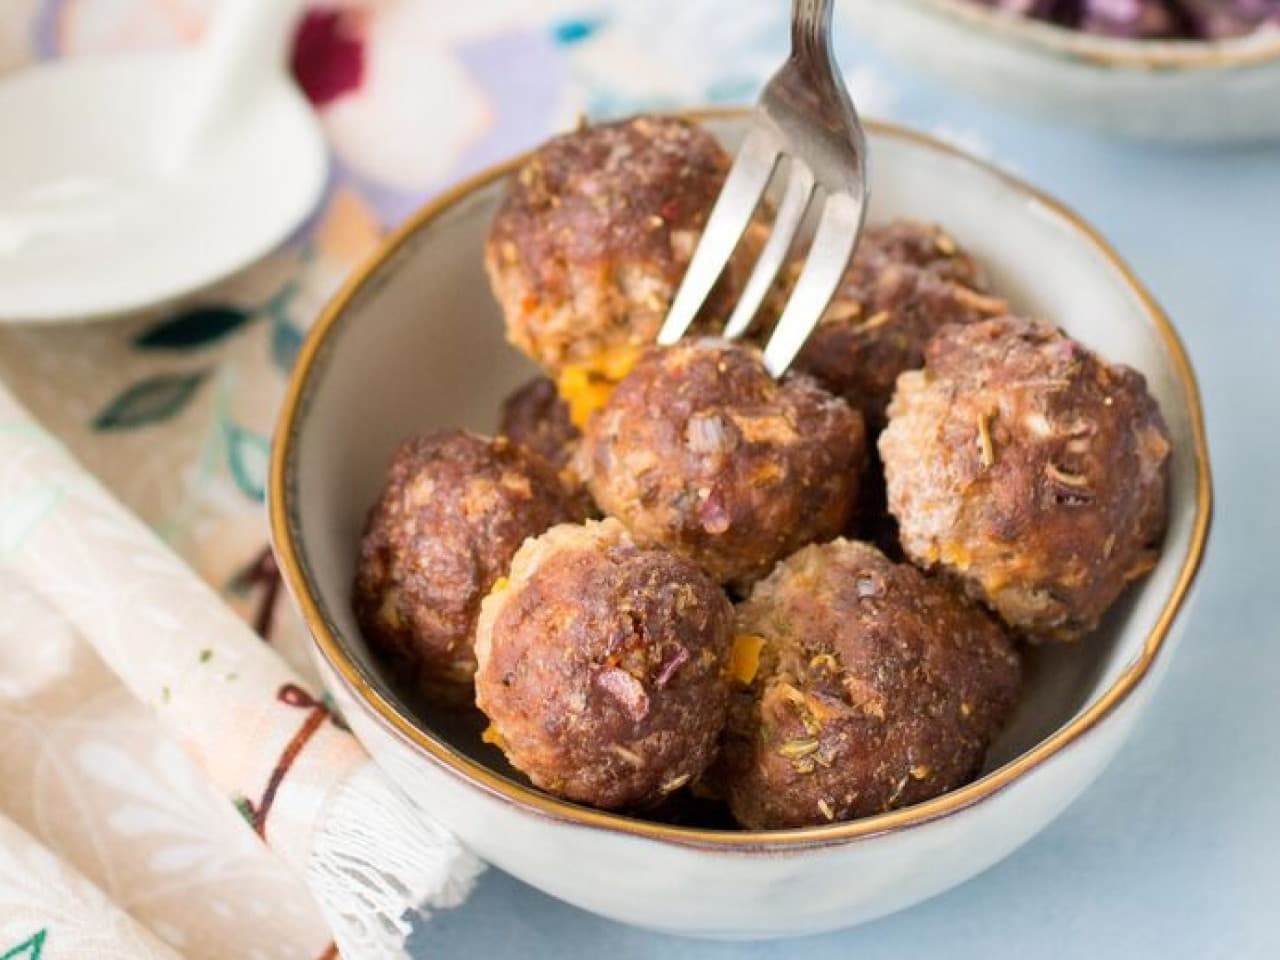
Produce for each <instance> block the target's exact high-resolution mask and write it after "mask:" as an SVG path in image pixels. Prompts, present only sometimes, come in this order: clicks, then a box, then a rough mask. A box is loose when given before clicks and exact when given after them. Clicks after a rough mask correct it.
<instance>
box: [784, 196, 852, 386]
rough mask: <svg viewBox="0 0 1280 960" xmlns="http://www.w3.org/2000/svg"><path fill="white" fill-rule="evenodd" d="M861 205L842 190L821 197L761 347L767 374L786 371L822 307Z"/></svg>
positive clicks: (844, 262)
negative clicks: (798, 266)
mask: <svg viewBox="0 0 1280 960" xmlns="http://www.w3.org/2000/svg"><path fill="white" fill-rule="evenodd" d="M864 208H865V205H864V204H863V202H862V200H861V198H858V197H854V196H851V195H849V194H847V193H833V194H831V195H830V196H829V197H828V198H827V202H826V204H825V205H824V207H823V209H822V217H821V219H820V220H819V221H818V231H817V233H816V234H814V238H813V246H812V247H810V248H809V256H808V258H807V259H806V260H805V264H804V269H803V270H802V271H801V272H800V279H799V280H798V281H796V286H795V290H793V291H792V293H791V299H789V300H788V301H787V306H786V309H785V310H783V312H782V318H781V319H780V320H779V321H778V325H777V326H776V327H775V328H774V330H773V335H772V336H771V337H770V338H769V343H768V344H767V345H766V346H765V348H764V365H765V368H766V369H768V371H769V373H771V374H772V375H773V376H775V377H781V376H782V375H783V374H784V373H786V370H787V367H789V366H791V361H792V360H794V359H795V358H796V354H797V353H799V352H800V348H801V347H803V346H804V342H805V341H806V340H807V339H809V334H810V333H812V332H813V328H814V327H816V326H817V325H818V321H819V320H821V319H822V314H823V313H825V312H826V309H827V305H828V304H829V303H830V302H831V298H832V296H833V295H834V294H835V292H836V288H837V287H838V286H839V285H840V278H841V277H842V276H844V271H845V268H846V267H848V265H849V258H850V257H851V256H852V255H853V248H854V246H855V245H856V244H857V242H858V233H859V231H860V230H861V227H862V216H863V212H864Z"/></svg>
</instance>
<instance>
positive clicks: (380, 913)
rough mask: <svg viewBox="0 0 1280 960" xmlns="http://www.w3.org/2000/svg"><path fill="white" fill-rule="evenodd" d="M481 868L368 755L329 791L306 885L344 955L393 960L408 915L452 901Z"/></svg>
mask: <svg viewBox="0 0 1280 960" xmlns="http://www.w3.org/2000/svg"><path fill="white" fill-rule="evenodd" d="M483 869H484V865H483V864H482V863H481V862H480V861H479V860H478V859H477V858H476V857H475V856H474V855H473V854H472V853H470V852H469V851H467V850H465V849H464V848H463V847H462V846H461V845H460V844H459V843H458V841H457V839H456V838H455V837H453V836H451V835H450V834H449V833H448V832H447V831H446V830H445V829H444V828H443V827H441V826H440V825H439V824H438V823H436V822H435V821H434V820H432V819H431V818H430V817H428V816H427V815H426V814H425V813H423V812H421V811H420V810H419V809H418V808H417V807H414V806H412V804H411V803H410V802H409V801H407V800H406V799H405V797H404V795H403V794H402V793H400V792H399V791H398V790H397V789H396V788H395V787H393V786H391V784H390V783H389V782H388V781H387V779H386V778H385V777H384V776H383V775H382V774H381V773H380V772H379V771H378V769H377V767H376V766H375V765H374V764H373V762H372V761H367V762H365V763H363V764H362V765H361V766H360V767H358V768H357V769H356V770H355V771H353V772H352V774H351V775H350V776H349V777H347V778H346V780H344V781H343V782H342V784H341V785H339V786H338V787H337V788H336V789H335V792H334V795H333V798H332V800H331V801H330V802H329V805H328V809H327V811H326V816H325V817H324V818H323V820H322V824H321V826H320V827H319V828H318V829H317V831H316V834H315V837H314V841H313V845H312V848H311V857H310V859H309V862H308V865H307V883H308V886H309V887H310V888H311V891H312V893H313V894H314V895H315V897H316V898H317V899H318V900H319V901H320V903H321V904H322V906H323V908H324V912H325V915H326V917H327V918H328V920H329V923H330V925H331V927H332V931H333V938H334V942H335V943H336V944H337V945H338V950H339V951H340V952H341V953H342V955H343V956H344V957H348V958H354V960H382V958H387V960H399V958H401V957H403V956H404V941H405V937H407V936H408V935H409V933H410V931H411V926H410V923H409V921H408V919H407V917H406V914H407V913H408V912H409V911H413V910H418V911H423V912H425V911H424V908H431V907H436V908H442V909H443V908H448V907H454V906H457V905H458V904H460V903H461V902H462V901H463V900H464V899H466V897H467V894H468V893H470V891H471V888H472V886H474V884H475V881H476V878H477V877H478V876H479V875H480V873H481V872H482V871H483Z"/></svg>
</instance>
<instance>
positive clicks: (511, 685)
mask: <svg viewBox="0 0 1280 960" xmlns="http://www.w3.org/2000/svg"><path fill="white" fill-rule="evenodd" d="M731 636H732V609H731V607H730V605H729V601H728V599H727V598H726V597H725V596H724V593H723V592H722V591H721V590H720V588H719V587H718V586H717V585H716V584H715V583H714V582H713V581H712V580H711V579H710V578H709V577H708V576H707V575H706V574H705V573H704V572H703V571H702V570H701V569H699V568H698V567H697V566H696V565H695V564H693V563H692V562H690V561H689V560H686V559H685V558H683V557H681V556H679V555H678V554H675V553H672V552H670V551H668V550H664V549H661V548H655V547H643V546H640V545H638V544H637V543H635V541H633V540H632V539H631V537H630V535H629V534H628V533H627V532H626V530H625V529H624V528H623V526H622V525H621V524H620V523H618V522H617V521H616V520H612V519H609V520H605V521H603V522H600V523H595V522H589V523H587V524H585V525H583V526H569V525H566V526H559V527H555V528H553V529H552V530H550V531H548V532H547V533H545V534H543V535H542V536H541V537H538V538H537V539H534V540H530V541H528V542H527V543H526V544H525V545H524V546H523V547H522V548H521V549H520V552H519V553H518V554H517V555H516V558H515V561H514V562H513V564H512V567H511V576H510V579H509V581H508V582H506V583H500V584H499V586H498V587H497V589H495V590H494V592H493V593H492V594H491V595H490V596H489V597H488V598H486V599H485V601H484V605H483V609H482V612H481V615H480V624H479V628H478V631H477V639H476V655H477V658H478V660H479V670H478V671H477V673H476V701H477V704H478V705H479V707H480V709H481V710H483V711H484V713H485V714H486V715H487V716H488V717H489V719H490V721H491V727H490V729H489V731H488V733H487V734H486V739H487V740H488V741H489V742H491V743H494V744H496V745H498V746H499V747H500V748H501V749H502V750H503V752H504V753H505V754H506V755H507V758H508V759H509V760H510V761H511V764H512V765H513V766H515V767H516V768H517V769H519V770H521V771H523V772H524V773H525V774H526V775H527V776H528V777H529V779H530V780H532V781H533V783H534V784H536V785H537V786H539V787H542V788H543V789H545V790H548V791H550V792H552V793H555V794H558V795H560V796H564V797H567V798H569V799H571V800H576V801H578V802H581V803H589V804H593V805H595V806H598V807H605V808H619V807H644V806H647V805H650V804H653V803H656V802H658V801H659V800H661V799H663V798H664V797H666V796H667V795H669V794H671V793H673V792H675V791H676V790H679V789H680V788H681V787H683V786H684V785H685V784H687V783H689V782H690V781H691V780H693V779H694V778H696V777H698V776H699V775H700V774H701V773H702V771H703V770H704V769H705V768H706V766H707V765H708V764H709V763H710V762H711V760H712V759H713V757H714V755H715V752H716V749H717V742H718V738H719V734H720V731H721V729H722V728H723V726H724V719H725V710H726V706H727V701H728V692H729V685H728V674H727V665H728V656H729V649H730V644H731Z"/></svg>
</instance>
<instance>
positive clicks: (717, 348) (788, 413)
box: [580, 339, 866, 588]
mask: <svg viewBox="0 0 1280 960" xmlns="http://www.w3.org/2000/svg"><path fill="white" fill-rule="evenodd" d="M581 454H582V455H581V467H580V469H581V471H582V473H583V475H584V476H585V477H586V478H587V483H588V486H589V488H590V490H591V492H592V494H593V496H594V497H595V500H596V503H598V504H599V505H600V507H601V509H602V510H604V512H605V513H608V514H612V515H613V516H616V517H618V518H619V519H620V520H622V522H623V523H625V524H626V525H627V528H628V529H629V530H630V531H631V532H632V534H634V535H635V536H636V538H637V539H638V540H640V541H641V542H643V543H660V544H663V545H664V546H667V547H670V548H671V549H673V550H676V551H679V552H680V553H683V554H684V555H686V556H688V557H690V558H692V559H693V560H696V561H697V562H698V563H700V564H702V566H703V567H704V568H706V569H707V570H708V571H709V572H710V573H711V575H712V576H714V577H715V578H716V579H717V580H719V581H720V582H721V583H727V584H731V585H733V586H734V587H738V588H741V587H746V586H749V585H750V584H751V583H752V582H753V581H754V580H756V579H758V578H759V577H762V576H764V575H765V574H766V573H768V572H769V569H770V568H771V567H772V566H773V564H774V563H775V562H776V561H777V560H778V559H780V558H781V557H784V556H786V555H787V554H788V553H791V552H792V551H793V550H795V549H796V548H798V547H801V546H803V545H804V544H806V543H810V542H812V541H815V540H828V539H830V538H832V537H834V536H836V535H838V534H839V533H841V532H842V531H843V530H844V529H845V525H846V524H847V523H848V522H849V519H850V517H851V515H852V513H853V510H854V507H855V505H856V500H857V495H858V486H859V476H860V473H861V471H862V468H863V465H864V461H865V455H866V450H865V432H864V430H863V425H862V418H861V417H860V416H859V415H858V414H857V412H855V411H854V410H852V409H851V408H850V407H849V405H848V404H846V403H845V402H844V401H843V400H840V399H839V398H837V397H833V396H831V395H830V394H829V393H827V392H826V391H824V390H822V389H821V388H820V387H819V386H818V385H817V384H815V383H814V382H813V381H812V380H810V379H808V378H807V377H803V376H798V377H791V378H788V379H785V380H783V381H781V382H778V381H775V380H774V379H773V378H772V377H770V376H769V374H768V373H767V372H766V371H765V368H764V366H763V364H762V363H761V360H760V355H759V352H758V351H757V350H755V348H753V347H748V346H743V345H740V344H731V343H728V342H726V341H724V340H715V339H701V340H683V341H681V342H679V343H678V344H676V345H674V346H672V347H668V348H661V349H654V350H651V351H649V352H648V353H646V354H645V355H644V356H643V357H642V358H641V360H640V361H639V362H638V363H637V365H636V367H635V369H634V370H633V371H632V372H631V373H630V374H629V375H628V376H627V377H626V378H625V379H624V380H623V381H622V382H621V383H620V384H619V385H618V387H617V389H616V390H615V391H614V392H613V394H612V396H611V397H610V398H609V400H608V402H607V403H606V404H605V406H604V407H602V408H601V409H600V410H599V411H598V412H597V413H595V414H594V415H593V416H592V417H591V419H590V421H589V422H588V424H587V429H586V433H585V435H584V436H583V441H582V451H581Z"/></svg>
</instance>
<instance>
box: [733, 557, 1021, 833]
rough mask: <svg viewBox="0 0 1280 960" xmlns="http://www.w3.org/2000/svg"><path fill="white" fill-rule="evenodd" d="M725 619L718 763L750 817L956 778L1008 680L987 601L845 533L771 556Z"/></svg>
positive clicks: (849, 808) (895, 802)
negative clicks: (724, 721)
mask: <svg viewBox="0 0 1280 960" xmlns="http://www.w3.org/2000/svg"><path fill="white" fill-rule="evenodd" d="M736 629H737V638H736V640H735V647H734V664H733V667H734V669H733V673H734V679H735V681H736V683H737V687H736V689H735V692H734V694H733V699H732V700H731V706H730V711H729V724H728V729H727V732H726V735H725V745H724V757H723V762H722V763H721V764H720V765H719V766H718V768H717V771H716V772H717V774H718V775H719V779H720V780H721V783H722V786H723V788H724V790H725V792H726V794H727V797H728V800H729V804H730V807H731V808H732V810H733V813H734V816H735V817H736V819H737V820H738V821H739V822H740V823H741V824H742V825H743V826H744V827H747V828H750V829H777V828H786V827H801V826H807V825H812V824H822V823H829V822H832V821H837V820H850V819H854V818H858V817H864V816H869V815H872V814H876V813H881V812H884V811H886V810H892V809H895V808H897V807H905V806H908V805H910V804H914V803H919V802H921V801H923V800H927V799H930V798H932V797H936V796H938V795H939V794H941V793H944V792H946V791H947V790H951V789H954V788H955V787H958V786H961V785H962V784H964V783H967V782H968V781H969V780H971V779H973V777H974V776H976V775H977V773H978V772H979V770H980V769H981V767H982V763H983V759H984V757H985V755H986V751H987V748H988V746H989V745H990V743H991V741H992V739H993V738H994V737H995V735H996V734H997V733H998V732H999V730H1000V729H1001V727H1002V726H1003V725H1004V723H1005V721H1006V720H1007V719H1008V716H1009V714H1010V712H1011V710H1012V708H1013V705H1014V703H1015V700H1016V696H1017V691H1018V686H1019V682H1020V675H1021V671H1020V666H1019V662H1018V656H1017V653H1016V652H1015V650H1014V647H1013V644H1012V642H1011V641H1010V639H1009V637H1008V635H1007V634H1006V633H1005V632H1004V630H1003V628H1002V627H1001V626H1000V625H999V624H998V623H997V622H996V621H995V620H994V619H993V618H992V617H990V616H989V615H988V614H987V613H986V612H985V611H983V610H982V609H980V608H979V607H977V606H975V605H973V604H972V603H970V602H969V601H968V600H967V599H965V598H964V597H963V596H962V595H960V594H959V593H957V592H955V591H954V590H952V589H951V588H950V587H948V586H947V585H945V584H943V583H939V582H936V581H933V580H930V579H929V578H928V577H926V576H925V575H924V574H922V573H921V572H920V571H918V570H917V569H915V568H914V567H912V566H910V565H908V564H897V563H893V562H892V561H890V560H888V559H887V558H886V557H885V556H884V555H883V554H881V553H880V552H879V551H878V550H876V549H875V548H874V547H872V546H870V545H868V544H863V543H857V542H853V541H848V540H836V541H833V542H831V543H828V544H824V545H821V546H810V547H806V548H804V549H803V550H801V551H799V552H798V553H796V554H794V555H793V556H791V557H789V558H788V559H786V560H784V561H783V562H782V563H780V564H779V565H778V566H777V568H776V569H775V570H774V572H773V573H772V574H770V575H769V576H768V577H767V578H766V579H764V580H762V581H760V583H758V584H756V586H755V588H754V589H753V590H752V592H751V595H750V597H749V598H748V599H747V600H746V601H745V602H743V603H742V604H740V605H739V607H738V610H737V627H736Z"/></svg>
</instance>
